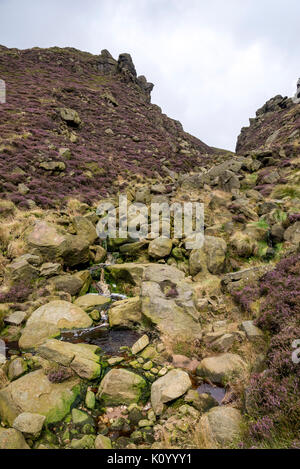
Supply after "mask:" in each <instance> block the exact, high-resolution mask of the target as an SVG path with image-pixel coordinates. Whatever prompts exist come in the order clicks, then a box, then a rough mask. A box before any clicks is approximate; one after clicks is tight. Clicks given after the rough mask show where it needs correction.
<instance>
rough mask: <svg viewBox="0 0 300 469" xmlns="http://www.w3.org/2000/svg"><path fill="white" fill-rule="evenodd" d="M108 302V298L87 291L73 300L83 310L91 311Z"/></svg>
mask: <svg viewBox="0 0 300 469" xmlns="http://www.w3.org/2000/svg"><path fill="white" fill-rule="evenodd" d="M109 303H110V298H108V297H107V296H101V295H98V294H97V293H88V294H87V295H83V296H80V297H79V298H77V299H76V300H75V301H74V304H75V305H77V306H79V307H80V308H82V309H83V310H84V311H86V312H88V311H92V310H93V309H97V308H103V307H104V306H106V305H108V304H109Z"/></svg>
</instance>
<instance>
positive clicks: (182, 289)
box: [141, 265, 202, 341]
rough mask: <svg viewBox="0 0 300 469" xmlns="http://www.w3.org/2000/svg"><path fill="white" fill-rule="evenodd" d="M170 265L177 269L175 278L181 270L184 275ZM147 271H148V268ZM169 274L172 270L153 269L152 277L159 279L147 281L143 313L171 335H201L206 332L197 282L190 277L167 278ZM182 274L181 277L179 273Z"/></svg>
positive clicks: (185, 337)
mask: <svg viewBox="0 0 300 469" xmlns="http://www.w3.org/2000/svg"><path fill="white" fill-rule="evenodd" d="M154 266H155V265H153V267H154ZM162 267H165V266H162ZM167 267H168V268H169V269H171V272H172V271H174V276H173V278H174V280H175V279H176V275H177V272H179V273H180V274H182V275H183V276H184V274H183V272H180V271H178V269H175V268H173V267H169V266H167ZM146 272H147V273H148V269H147V271H146ZM164 273H165V274H167V275H164ZM169 274H170V270H167V269H166V270H164V269H163V270H159V269H155V270H152V271H151V276H150V278H153V279H157V280H158V282H154V281H146V282H143V284H142V289H141V296H142V314H143V316H144V317H145V318H146V319H147V320H148V321H149V322H150V324H152V325H153V326H156V327H157V328H158V330H159V331H160V332H161V333H162V334H164V335H166V336H168V338H169V339H172V340H177V341H178V340H193V339H196V338H198V339H199V338H201V335H202V333H201V327H200V324H199V322H198V313H197V310H196V308H195V304H194V290H193V284H192V283H190V282H187V281H179V282H178V283H173V282H172V281H170V280H164V278H170V277H171V275H169ZM178 277H179V278H180V276H179V274H178ZM160 279H162V281H160Z"/></svg>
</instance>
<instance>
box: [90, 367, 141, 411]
mask: <svg viewBox="0 0 300 469" xmlns="http://www.w3.org/2000/svg"><path fill="white" fill-rule="evenodd" d="M146 390H147V383H146V381H145V380H144V379H143V378H142V377H141V376H139V375H136V374H135V373H132V372H131V371H127V370H124V369H113V370H111V371H109V372H108V373H107V375H105V377H104V378H103V380H102V381H101V384H100V387H99V390H98V394H97V398H98V399H99V400H101V401H102V402H103V403H104V405H109V406H118V405H130V404H132V403H134V402H135V403H138V402H139V401H140V400H141V399H142V397H143V395H144V393H145V392H146Z"/></svg>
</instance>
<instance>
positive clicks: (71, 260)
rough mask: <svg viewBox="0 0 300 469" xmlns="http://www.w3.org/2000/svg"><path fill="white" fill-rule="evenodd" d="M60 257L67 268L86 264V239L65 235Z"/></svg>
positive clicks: (88, 254) (87, 248)
mask: <svg viewBox="0 0 300 469" xmlns="http://www.w3.org/2000/svg"><path fill="white" fill-rule="evenodd" d="M62 257H63V260H64V264H65V265H66V266H67V267H75V266H76V265H80V264H87V263H88V262H89V260H90V250H89V241H88V239H86V238H84V236H81V235H67V237H66V244H65V249H64V251H63V254H62Z"/></svg>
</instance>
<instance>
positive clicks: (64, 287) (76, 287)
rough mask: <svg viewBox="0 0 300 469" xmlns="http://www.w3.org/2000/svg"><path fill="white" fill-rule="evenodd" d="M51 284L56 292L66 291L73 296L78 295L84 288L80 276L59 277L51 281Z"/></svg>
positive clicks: (65, 275)
mask: <svg viewBox="0 0 300 469" xmlns="http://www.w3.org/2000/svg"><path fill="white" fill-rule="evenodd" d="M51 284H52V285H53V286H54V288H55V290H56V291H64V292H67V293H70V295H71V296H75V295H77V294H78V293H79V292H80V290H81V288H82V286H83V282H82V281H81V280H80V279H79V278H78V276H76V275H71V274H64V275H58V276H57V277H54V278H53V279H52V280H51Z"/></svg>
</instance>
